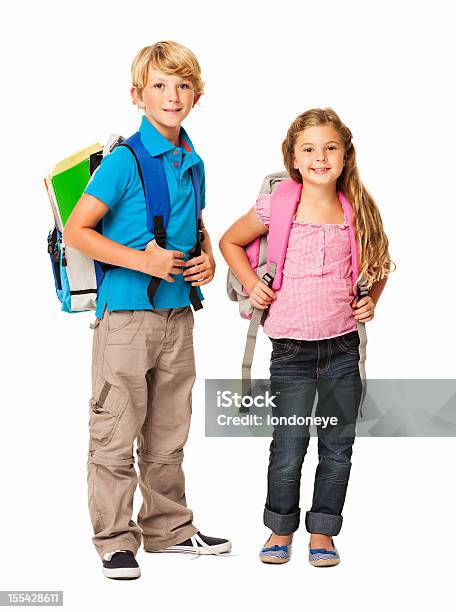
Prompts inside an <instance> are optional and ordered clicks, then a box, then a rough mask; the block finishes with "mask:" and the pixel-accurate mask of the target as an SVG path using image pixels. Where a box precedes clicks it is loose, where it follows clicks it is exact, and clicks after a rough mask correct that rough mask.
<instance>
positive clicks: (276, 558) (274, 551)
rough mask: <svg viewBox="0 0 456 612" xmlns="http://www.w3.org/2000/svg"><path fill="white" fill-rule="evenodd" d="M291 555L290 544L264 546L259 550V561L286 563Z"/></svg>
mask: <svg viewBox="0 0 456 612" xmlns="http://www.w3.org/2000/svg"><path fill="white" fill-rule="evenodd" d="M290 557H291V544H288V546H278V545H277V544H275V545H274V546H264V547H263V548H262V549H261V551H260V561H262V562H263V563H287V561H289V560H290Z"/></svg>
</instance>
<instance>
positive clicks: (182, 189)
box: [84, 116, 205, 318]
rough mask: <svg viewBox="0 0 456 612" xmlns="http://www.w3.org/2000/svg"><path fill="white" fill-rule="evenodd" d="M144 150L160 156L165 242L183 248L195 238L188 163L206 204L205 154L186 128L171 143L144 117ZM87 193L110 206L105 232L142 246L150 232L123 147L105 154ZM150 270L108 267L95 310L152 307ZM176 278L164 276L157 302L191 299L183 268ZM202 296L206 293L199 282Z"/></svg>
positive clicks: (180, 303)
mask: <svg viewBox="0 0 456 612" xmlns="http://www.w3.org/2000/svg"><path fill="white" fill-rule="evenodd" d="M139 132H140V135H141V140H142V142H143V144H144V146H145V148H146V149H147V151H148V152H149V153H150V154H151V155H152V156H154V157H157V156H160V157H161V158H162V161H163V167H164V170H165V176H166V180H167V183H168V189H169V197H170V208H171V210H170V216H169V222H168V226H167V228H166V232H167V240H166V248H167V249H172V250H176V251H182V252H183V253H185V259H186V260H187V259H190V255H189V253H190V250H191V249H192V248H193V247H194V246H195V241H196V215H195V205H196V202H195V193H194V188H193V183H192V180H191V173H190V170H189V169H190V168H191V167H192V166H195V165H199V175H200V183H201V208H204V206H205V180H204V164H203V160H202V159H201V157H199V155H197V153H196V152H195V150H194V148H193V144H192V143H191V141H190V139H189V137H188V135H187V133H186V132H185V130H184V129H183V128H182V127H181V129H180V135H179V136H180V145H181V146H179V147H175V146H174V145H173V144H172V143H171V142H169V141H168V140H167V139H166V138H165V137H164V136H162V135H161V134H160V132H159V131H158V130H157V129H156V128H155V127H154V126H153V125H152V124H151V123H150V121H149V120H148V119H147V117H145V116H144V117H143V119H142V122H141V126H140V128H139ZM84 191H85V193H89V194H90V195H92V196H95V197H96V198H98V199H99V200H101V201H102V202H104V203H105V204H106V205H107V206H109V211H108V212H107V213H106V215H105V216H104V217H103V235H104V236H106V237H107V238H110V239H111V240H114V241H115V242H119V243H120V244H124V245H125V246H128V247H131V248H133V249H139V250H144V249H145V248H146V245H147V243H148V242H150V240H152V239H153V234H152V233H150V232H149V231H148V229H147V211H146V201H145V198H144V191H143V188H142V184H141V179H140V178H139V174H138V169H137V165H136V161H135V159H134V157H133V155H132V153H131V151H129V150H128V149H127V148H126V147H116V148H115V149H114V151H113V152H112V153H110V154H109V155H108V156H106V157H105V158H104V159H103V161H102V163H101V164H100V166H99V168H98V169H97V170H96V172H95V173H94V174H93V175H92V177H91V180H90V181H89V183H88V185H87V187H86V189H85V190H84ZM150 278H151V277H150V276H149V275H147V274H143V273H142V272H138V271H136V270H130V269H128V268H116V269H114V270H109V271H108V272H106V274H105V276H104V279H103V282H102V283H101V285H100V288H99V292H98V301H97V310H96V316H97V317H99V318H101V317H102V316H103V312H104V308H105V306H106V307H107V310H108V311H112V310H152V309H153V308H152V305H151V303H150V301H149V298H148V297H147V287H148V285H149V282H150ZM173 278H174V279H175V282H174V283H169V282H167V281H165V280H162V281H161V282H160V284H159V286H158V290H157V293H156V294H155V300H154V302H155V307H156V308H179V307H182V306H189V305H190V297H189V292H190V287H191V284H190V282H188V281H185V280H184V277H183V275H182V274H174V275H173ZM197 291H198V295H199V296H200V299H204V298H203V295H202V293H201V291H200V288H199V287H197Z"/></svg>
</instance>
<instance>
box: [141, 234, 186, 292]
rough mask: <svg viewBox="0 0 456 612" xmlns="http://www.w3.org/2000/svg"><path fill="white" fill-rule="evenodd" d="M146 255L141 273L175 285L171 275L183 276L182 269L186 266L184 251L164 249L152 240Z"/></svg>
mask: <svg viewBox="0 0 456 612" xmlns="http://www.w3.org/2000/svg"><path fill="white" fill-rule="evenodd" d="M144 255H145V259H144V265H143V268H142V270H141V272H144V273H145V274H149V275H150V276H157V277H158V278H163V279H164V280H165V281H168V283H174V278H173V277H172V276H171V274H182V268H183V266H184V265H185V261H184V257H185V254H184V253H182V251H171V250H169V249H162V247H160V246H158V244H157V243H156V242H155V240H151V241H150V242H148V243H147V246H146V249H145V251H144Z"/></svg>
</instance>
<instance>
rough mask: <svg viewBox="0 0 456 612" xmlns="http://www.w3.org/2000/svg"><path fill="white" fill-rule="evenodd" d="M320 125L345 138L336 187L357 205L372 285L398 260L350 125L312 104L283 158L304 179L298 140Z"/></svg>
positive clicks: (365, 276)
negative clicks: (298, 167)
mask: <svg viewBox="0 0 456 612" xmlns="http://www.w3.org/2000/svg"><path fill="white" fill-rule="evenodd" d="M319 125H330V126H332V127H333V128H334V129H335V130H336V132H337V133H338V134H339V137H340V139H341V141H342V146H343V148H344V159H345V165H344V168H343V170H342V173H341V175H340V176H339V178H338V179H337V185H336V187H337V190H338V191H339V190H340V191H342V192H343V193H344V194H345V196H346V197H347V199H348V200H349V202H350V204H351V205H352V207H353V222H354V226H355V232H356V237H357V241H358V249H359V271H360V278H362V280H363V281H364V283H366V284H367V286H368V288H370V287H371V286H372V284H373V283H374V282H376V281H379V280H381V279H382V278H385V277H386V276H388V274H389V273H390V272H391V271H392V270H391V265H392V264H393V265H394V266H395V264H394V262H392V261H391V259H390V256H389V253H388V238H387V236H386V234H385V232H384V230H383V223H382V218H381V216H380V211H379V209H378V207H377V205H376V203H375V201H374V199H373V197H372V196H371V195H370V193H369V192H368V191H367V189H366V188H365V187H364V185H363V183H362V182H361V179H360V177H359V173H358V168H357V166H356V151H355V147H354V145H353V142H352V133H351V131H350V130H349V128H348V127H347V126H346V125H344V123H342V121H341V120H340V119H339V117H338V115H337V114H336V113H335V111H334V110H333V109H332V108H312V109H310V110H308V111H306V112H305V113H302V114H301V115H299V116H298V117H296V119H295V120H294V121H293V123H292V124H291V125H290V127H289V129H288V132H287V136H286V138H285V140H284V141H283V144H282V154H283V161H284V164H285V167H286V169H287V171H288V174H289V175H290V177H291V178H292V179H293V180H294V181H296V182H298V183H302V177H301V174H300V173H299V170H296V169H295V168H294V150H295V144H296V141H297V139H298V136H299V134H300V133H301V132H302V131H303V130H305V129H307V128H309V127H316V126H319ZM357 280H359V279H357Z"/></svg>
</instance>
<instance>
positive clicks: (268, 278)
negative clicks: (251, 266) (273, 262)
mask: <svg viewBox="0 0 456 612" xmlns="http://www.w3.org/2000/svg"><path fill="white" fill-rule="evenodd" d="M261 280H263V281H264V282H265V283H266V284H267V286H268V287H270V286H271V285H272V283H273V281H274V278H273V277H272V276H271V275H270V274H269V272H266V274H263V278H262V279H261Z"/></svg>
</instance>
